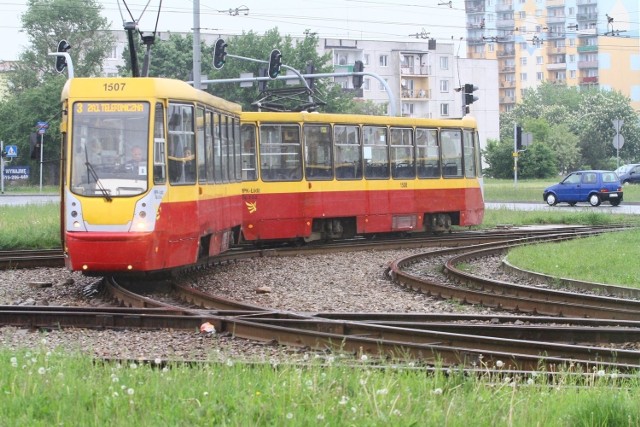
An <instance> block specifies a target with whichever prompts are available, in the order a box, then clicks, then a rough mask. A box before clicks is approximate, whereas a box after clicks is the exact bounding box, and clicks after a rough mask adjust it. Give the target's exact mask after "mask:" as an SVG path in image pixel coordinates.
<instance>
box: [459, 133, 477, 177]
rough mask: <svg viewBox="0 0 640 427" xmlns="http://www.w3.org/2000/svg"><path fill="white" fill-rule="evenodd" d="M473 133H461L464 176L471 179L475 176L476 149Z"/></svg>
mask: <svg viewBox="0 0 640 427" xmlns="http://www.w3.org/2000/svg"><path fill="white" fill-rule="evenodd" d="M474 136H475V134H474V132H473V131H471V130H464V131H462V140H463V149H464V176H466V177H467V178H473V177H475V176H476V151H475V150H476V147H475V140H474Z"/></svg>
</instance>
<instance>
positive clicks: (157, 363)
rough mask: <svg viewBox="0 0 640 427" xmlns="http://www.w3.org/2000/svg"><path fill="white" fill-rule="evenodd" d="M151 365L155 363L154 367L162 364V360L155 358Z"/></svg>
mask: <svg viewBox="0 0 640 427" xmlns="http://www.w3.org/2000/svg"><path fill="white" fill-rule="evenodd" d="M153 363H155V364H156V365H159V364H161V363H162V359H160V358H159V357H156V358H155V360H154V361H153Z"/></svg>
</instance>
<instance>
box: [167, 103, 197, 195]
mask: <svg viewBox="0 0 640 427" xmlns="http://www.w3.org/2000/svg"><path fill="white" fill-rule="evenodd" d="M193 115H194V114H193V106H191V105H180V104H173V103H172V104H169V156H168V158H169V182H170V183H171V184H195V182H196V180H195V165H194V164H193V161H194V159H195V156H194V154H193V153H194V152H195V133H194V131H193V129H194V126H193Z"/></svg>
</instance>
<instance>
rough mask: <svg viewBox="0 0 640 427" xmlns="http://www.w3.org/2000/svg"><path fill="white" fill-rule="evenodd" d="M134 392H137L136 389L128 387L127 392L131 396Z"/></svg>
mask: <svg viewBox="0 0 640 427" xmlns="http://www.w3.org/2000/svg"><path fill="white" fill-rule="evenodd" d="M133 393H135V391H134V390H133V389H132V388H128V389H127V394H128V395H129V396H133Z"/></svg>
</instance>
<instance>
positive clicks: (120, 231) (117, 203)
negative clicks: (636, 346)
mask: <svg viewBox="0 0 640 427" xmlns="http://www.w3.org/2000/svg"><path fill="white" fill-rule="evenodd" d="M62 104H63V105H62V108H63V120H62V125H61V129H62V132H63V138H62V141H63V142H62V143H63V147H62V153H63V165H64V171H63V178H62V179H63V183H62V184H63V185H62V214H61V217H62V221H61V224H62V225H61V227H62V230H61V231H62V239H63V248H64V254H65V259H66V265H67V266H68V267H69V268H70V269H72V270H78V271H82V272H84V273H86V274H100V273H105V272H109V273H139V272H151V271H162V270H167V269H172V268H175V267H179V266H185V265H191V264H195V263H197V262H198V261H199V260H200V259H203V258H206V257H208V256H211V255H216V254H218V253H220V252H222V251H224V250H226V249H227V248H228V247H229V246H230V244H232V243H233V242H234V241H235V240H236V239H237V238H238V237H239V233H240V226H241V221H242V216H241V208H242V204H243V201H242V198H241V195H240V189H241V178H242V175H241V146H240V138H239V134H240V111H241V109H240V106H239V105H237V104H234V103H231V102H228V101H225V100H223V99H220V98H217V97H214V96H212V95H210V94H208V93H206V92H203V91H200V90H196V89H194V88H193V87H191V86H190V85H188V84H187V83H185V82H181V81H177V80H171V79H162V78H71V79H69V80H68V81H67V84H66V86H65V88H64V90H63V92H62Z"/></svg>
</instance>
